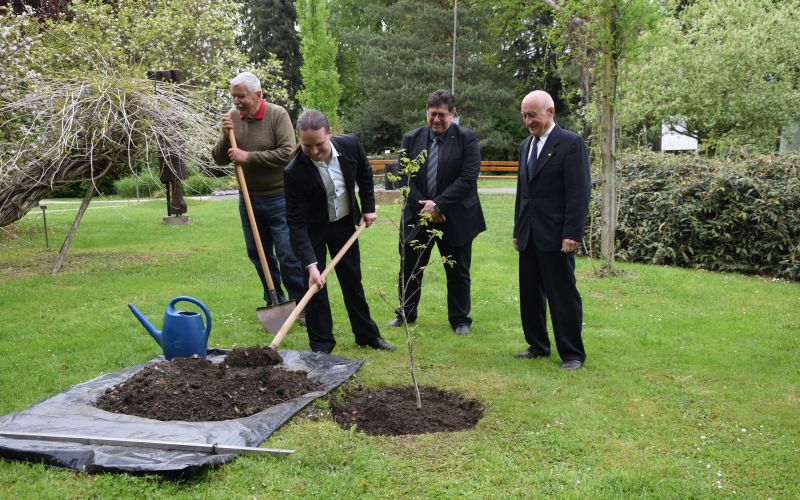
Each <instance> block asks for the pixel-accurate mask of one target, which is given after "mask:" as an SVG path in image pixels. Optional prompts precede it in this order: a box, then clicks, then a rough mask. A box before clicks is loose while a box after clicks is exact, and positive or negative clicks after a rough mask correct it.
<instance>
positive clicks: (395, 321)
mask: <svg viewBox="0 0 800 500" xmlns="http://www.w3.org/2000/svg"><path fill="white" fill-rule="evenodd" d="M414 321H415V320H413V319H410V320H408V324H409V325H410V324H411V323H413V322H414ZM386 326H393V327H395V328H400V327H401V326H403V318H401V317H400V316H396V317H395V318H394V319H393V320H391V321H390V322H388V323H386Z"/></svg>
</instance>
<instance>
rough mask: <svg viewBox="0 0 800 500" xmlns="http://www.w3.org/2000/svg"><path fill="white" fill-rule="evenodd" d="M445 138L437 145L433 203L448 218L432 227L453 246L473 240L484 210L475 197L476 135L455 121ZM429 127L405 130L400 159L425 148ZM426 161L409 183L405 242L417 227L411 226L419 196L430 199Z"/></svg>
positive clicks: (478, 153) (483, 226) (478, 158)
mask: <svg viewBox="0 0 800 500" xmlns="http://www.w3.org/2000/svg"><path fill="white" fill-rule="evenodd" d="M443 136H444V140H443V141H442V144H441V146H440V147H439V167H438V169H437V172H436V179H437V180H436V184H437V186H439V189H438V191H439V194H437V195H436V196H434V197H433V201H434V202H435V203H436V206H437V207H439V209H440V210H441V211H442V213H443V214H444V216H445V217H446V218H447V220H446V221H445V222H444V223H443V224H435V225H434V227H437V228H439V229H442V231H443V232H444V239H445V240H447V242H448V243H450V244H451V245H453V246H461V245H465V244H466V243H469V242H470V241H472V240H473V239H474V238H475V236H477V235H478V234H479V233H480V232H481V231H485V230H486V222H485V220H484V218H483V210H482V209H481V203H480V200H479V199H478V183H477V181H478V174H479V173H480V169H481V150H480V147H479V146H478V135H477V134H476V133H475V132H473V131H472V130H470V129H467V128H462V127H459V126H458V125H456V124H452V125H450V128H449V129H447V131H446V132H445V133H444V134H443ZM429 137H430V127H420V128H418V129H416V130H412V131H411V132H408V133H406V134H405V135H404V136H403V141H402V142H401V146H400V147H401V150H402V152H401V156H400V158H401V163H400V165H401V166H402V158H403V156H408V157H409V158H412V159H413V158H416V157H417V156H418V155H419V154H420V152H422V150H423V149H428V140H429ZM427 173H428V168H427V165H426V164H424V165H422V167H421V168H420V170H419V172H417V174H416V175H415V176H414V177H412V179H411V182H410V185H409V187H410V188H411V189H410V191H409V195H408V203H406V208H405V210H404V211H403V224H404V225H405V231H406V234H405V242H406V243H408V242H409V241H411V240H413V239H415V238H417V233H418V232H419V228H418V227H417V228H414V229H412V228H411V227H409V226H414V225H416V224H417V223H418V222H419V212H420V209H421V208H422V205H420V204H419V200H429V199H431V196H430V195H429V193H428V182H427Z"/></svg>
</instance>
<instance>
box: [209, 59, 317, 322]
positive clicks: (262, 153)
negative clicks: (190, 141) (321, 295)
mask: <svg viewBox="0 0 800 500" xmlns="http://www.w3.org/2000/svg"><path fill="white" fill-rule="evenodd" d="M231 99H232V100H233V106H234V108H233V109H231V110H230V111H229V112H228V113H225V114H224V115H223V116H222V121H221V129H222V134H221V136H220V138H219V140H218V141H217V144H216V145H215V146H214V149H213V151H212V155H213V157H214V161H215V162H216V163H217V164H218V165H225V164H228V163H230V162H231V161H233V162H236V163H239V164H241V165H242V170H243V172H244V178H245V181H246V182H247V188H248V190H249V192H250V199H251V202H252V205H253V212H254V214H255V219H256V224H257V225H258V233H259V235H260V236H261V244H262V247H263V248H264V252H265V253H266V257H267V264H268V265H269V268H270V272H271V273H272V274H271V276H272V281H273V283H274V285H275V291H276V293H277V295H278V300H280V301H281V302H283V301H285V300H286V295H284V293H283V290H282V288H281V283H283V286H284V287H285V288H286V293H287V294H288V296H289V298H290V299H292V300H295V301H298V302H299V301H300V299H301V298H302V297H303V295H304V294H305V290H306V288H305V284H304V281H305V280H304V279H303V269H302V267H301V266H300V261H299V260H298V259H297V257H295V255H294V252H293V251H292V246H291V243H290V241H289V228H288V226H287V225H286V202H285V199H284V196H283V167H285V166H286V164H287V163H288V162H289V155H290V154H291V152H292V149H293V148H294V146H295V136H294V130H293V129H292V122H291V120H290V119H289V114H288V113H287V112H286V110H285V109H283V108H282V107H281V106H278V105H276V104H272V103H268V102H266V101H265V100H264V99H263V98H262V97H261V82H260V81H259V80H258V78H257V77H256V76H255V75H253V74H252V73H240V74H239V75H237V76H236V77H235V78H234V79H233V80H231ZM231 129H233V131H234V135H235V136H236V142H237V146H238V147H237V148H233V147H231V144H230V141H229V140H228V131H229V130H231ZM239 216H240V217H241V220H242V229H243V231H244V239H245V245H246V247H247V256H248V257H249V258H250V261H251V262H252V263H253V265H254V266H255V268H256V271H257V272H258V276H259V277H260V278H261V284H262V286H263V288H264V300H265V301H266V302H267V304H268V305H269V303H270V300H269V293H268V291H267V282H266V280H265V278H264V270H263V269H262V268H261V263H260V261H259V259H258V251H257V249H256V244H255V239H254V237H253V231H252V229H251V227H250V220H249V219H248V217H247V210H246V208H245V204H244V199H243V198H242V194H241V193H240V194H239ZM276 257H277V258H276ZM279 263H280V268H279ZM301 319H302V318H301ZM302 322H303V323H304V321H302Z"/></svg>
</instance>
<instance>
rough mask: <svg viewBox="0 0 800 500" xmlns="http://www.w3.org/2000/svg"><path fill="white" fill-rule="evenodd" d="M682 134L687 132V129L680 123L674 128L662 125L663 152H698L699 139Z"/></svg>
mask: <svg viewBox="0 0 800 500" xmlns="http://www.w3.org/2000/svg"><path fill="white" fill-rule="evenodd" d="M673 129H674V130H673ZM681 132H686V127H685V126H684V125H682V124H680V123H679V124H676V125H673V126H672V127H670V126H669V125H667V124H666V123H662V124H661V151H697V139H695V138H694V137H689V136H688V135H683V134H682V133H681Z"/></svg>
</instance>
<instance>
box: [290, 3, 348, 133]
mask: <svg viewBox="0 0 800 500" xmlns="http://www.w3.org/2000/svg"><path fill="white" fill-rule="evenodd" d="M297 14H298V18H299V21H300V40H301V42H300V52H301V54H302V55H303V66H302V68H300V74H301V75H302V76H303V89H302V90H301V91H300V92H298V96H297V97H298V100H299V101H300V104H301V105H302V106H303V107H304V108H314V109H318V110H320V111H322V112H323V113H325V116H327V117H328V120H329V121H330V122H331V126H332V127H333V128H334V130H336V129H337V118H338V107H339V98H340V97H341V95H342V86H341V85H340V84H339V74H338V73H337V71H336V41H335V40H334V38H333V37H332V36H331V35H330V33H329V32H328V15H329V14H328V2H327V0H297Z"/></svg>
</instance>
